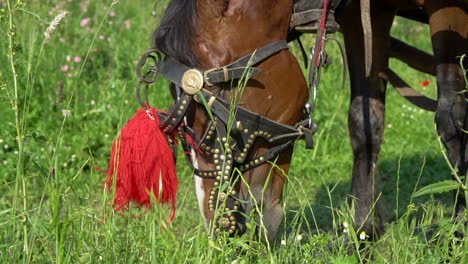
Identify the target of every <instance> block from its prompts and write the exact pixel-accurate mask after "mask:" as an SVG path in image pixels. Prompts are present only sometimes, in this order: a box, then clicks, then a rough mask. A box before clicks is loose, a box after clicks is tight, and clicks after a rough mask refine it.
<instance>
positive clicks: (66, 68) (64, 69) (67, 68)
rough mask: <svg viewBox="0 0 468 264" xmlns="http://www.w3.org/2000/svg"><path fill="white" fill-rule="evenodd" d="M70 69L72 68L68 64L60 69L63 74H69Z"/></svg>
mask: <svg viewBox="0 0 468 264" xmlns="http://www.w3.org/2000/svg"><path fill="white" fill-rule="evenodd" d="M69 69H70V67H69V66H68V65H67V64H65V65H63V66H62V67H60V70H62V71H63V72H67V71H68V70H69Z"/></svg>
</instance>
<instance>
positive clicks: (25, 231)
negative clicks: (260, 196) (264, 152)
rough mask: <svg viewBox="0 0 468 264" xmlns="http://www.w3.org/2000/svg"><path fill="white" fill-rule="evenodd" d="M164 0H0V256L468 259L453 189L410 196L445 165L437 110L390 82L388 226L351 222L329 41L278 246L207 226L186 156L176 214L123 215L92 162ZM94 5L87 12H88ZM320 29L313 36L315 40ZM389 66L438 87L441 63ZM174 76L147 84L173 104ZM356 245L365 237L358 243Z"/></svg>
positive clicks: (125, 97) (158, 100)
mask: <svg viewBox="0 0 468 264" xmlns="http://www.w3.org/2000/svg"><path fill="white" fill-rule="evenodd" d="M165 2H167V1H165ZM165 2H163V3H159V4H157V5H155V4H154V3H153V2H151V1H144V0H138V1H133V2H130V1H110V0H108V1H40V3H39V1H27V2H21V1H20V2H16V1H10V8H8V7H7V6H6V3H7V2H6V1H5V0H2V1H0V8H1V11H0V24H1V26H0V43H1V46H0V65H1V66H0V87H1V89H2V90H1V91H0V99H1V100H0V122H1V124H2V129H1V130H0V141H1V144H0V145H1V148H0V164H1V165H0V193H1V194H2V195H1V196H0V262H1V263H29V262H32V263H51V262H56V263H100V262H102V263H203V262H205V263H231V262H232V261H233V260H234V259H236V262H234V263H359V262H360V261H364V260H366V259H372V260H373V261H374V262H375V263H440V262H443V261H446V260H447V261H448V262H450V263H456V262H461V263H462V262H463V260H461V259H460V258H461V257H462V256H463V254H464V252H466V251H465V250H464V249H463V243H460V244H456V245H451V241H452V238H453V237H452V233H453V230H454V229H456V228H459V227H457V226H456V225H454V224H453V222H451V221H450V217H451V214H452V203H453V201H452V195H451V194H449V193H443V194H436V195H431V196H424V197H418V198H416V199H412V198H411V194H412V193H413V192H414V191H415V190H417V189H419V188H420V187H421V186H425V185H428V184H430V183H433V182H437V181H441V180H444V179H449V177H450V170H449V168H448V166H447V164H446V163H445V161H444V158H443V156H442V153H441V149H440V146H439V143H438V140H437V135H436V132H435V128H434V122H433V121H434V114H433V113H428V112H424V111H420V110H419V109H416V108H415V107H413V106H411V105H410V104H409V103H407V102H406V101H405V100H404V99H403V98H401V97H399V95H397V94H396V92H395V91H393V90H391V88H389V89H388V91H387V95H388V96H387V109H386V112H387V116H386V122H385V126H386V130H385V143H384V144H383V146H382V152H381V158H380V162H379V167H380V174H381V177H382V184H381V188H382V195H381V199H382V201H383V204H384V207H385V210H384V212H385V222H386V223H387V224H386V228H387V232H386V234H385V235H384V236H383V237H382V238H381V239H380V240H379V241H377V242H375V243H371V242H367V241H361V240H359V238H358V236H359V234H356V233H355V232H354V230H353V229H352V228H351V227H352V223H353V220H352V215H353V213H352V211H353V208H352V207H350V206H348V205H347V203H346V200H349V199H350V198H351V197H349V192H350V180H351V176H350V175H351V167H352V156H351V148H350V143H349V137H348V131H347V113H346V112H347V106H348V100H349V90H348V89H344V90H342V89H341V88H339V84H340V82H339V79H338V78H337V76H341V65H340V62H339V57H338V55H337V54H338V48H337V47H336V46H334V45H333V44H330V46H329V47H328V50H329V53H330V54H331V55H332V57H333V59H334V64H333V65H331V66H329V68H327V69H326V70H325V72H324V74H323V77H322V83H321V85H320V87H319V95H318V105H317V110H316V112H315V119H316V120H317V122H318V123H319V125H320V130H319V131H318V133H317V136H316V138H315V140H316V148H315V149H314V150H305V148H304V143H303V142H298V143H297V144H296V149H295V154H294V159H293V162H292V169H291V171H290V174H289V182H288V184H287V186H286V189H285V195H284V200H283V203H284V208H285V209H284V210H285V218H284V220H283V231H282V232H281V233H280V235H279V237H278V239H277V243H275V244H274V245H272V246H271V247H272V248H271V249H270V248H268V247H267V245H266V244H265V243H262V242H259V241H258V240H257V239H256V238H254V237H252V236H249V235H246V236H243V237H236V238H227V237H220V238H219V239H218V240H216V241H211V240H210V239H209V237H208V235H207V232H206V231H205V230H204V227H203V220H202V218H201V216H200V213H199V209H198V204H197V201H196V196H195V191H194V186H193V179H192V173H191V171H190V169H189V168H188V166H187V165H186V164H185V160H184V159H183V157H182V156H180V157H179V161H178V163H177V168H178V174H179V180H180V192H179V195H178V215H177V217H176V219H175V221H174V222H173V223H172V224H171V225H170V226H169V227H168V228H166V229H163V230H160V225H161V224H162V223H163V222H164V221H165V220H166V218H167V215H168V212H169V209H167V208H160V207H158V208H156V210H151V211H150V212H148V213H147V214H145V215H144V216H143V217H141V218H138V219H133V218H131V216H132V215H138V214H139V212H140V210H138V209H132V210H130V212H129V213H128V214H127V215H125V216H120V215H114V214H113V212H112V210H110V208H108V207H107V206H106V205H107V204H108V203H109V201H110V199H111V198H110V195H109V194H108V193H106V192H105V191H104V190H103V189H102V186H103V182H104V181H105V178H106V177H105V175H104V174H103V173H101V172H100V171H98V170H96V169H95V168H97V167H100V168H107V161H108V158H109V151H110V146H111V143H112V141H113V139H114V138H115V137H116V136H117V133H118V131H119V128H121V127H122V126H123V125H124V123H125V122H126V120H128V118H130V117H131V116H132V115H133V114H134V111H135V110H136V109H137V108H138V105H137V102H136V100H135V99H134V86H135V84H136V82H137V79H136V76H135V74H134V72H135V65H136V61H137V59H138V57H139V54H141V53H143V52H144V51H145V50H146V49H147V48H148V47H150V39H151V32H152V31H153V30H154V29H155V27H156V26H157V23H158V21H159V19H160V18H161V12H162V11H163V6H164V3H165ZM9 10H14V11H13V12H12V13H10V11H9ZM60 10H67V11H69V12H70V13H69V14H68V15H66V16H65V17H64V18H63V20H62V21H60V23H59V24H58V25H57V27H56V29H55V31H54V32H53V34H52V36H51V39H50V41H49V42H48V43H44V35H43V32H44V31H46V29H47V28H48V26H49V23H50V21H52V20H53V19H54V17H55V16H56V15H57V14H58V13H59V11H60ZM85 18H89V22H87V24H86V25H83V26H80V23H83V24H84V22H83V19H85ZM10 19H11V21H10ZM10 22H11V23H10ZM13 33H14V34H13ZM393 35H395V36H398V37H399V38H400V39H402V40H404V41H408V42H410V43H412V44H414V45H416V46H418V47H420V48H423V49H425V50H430V41H429V37H428V36H429V31H428V28H427V27H426V26H421V25H415V24H412V23H410V22H408V21H404V20H398V21H397V22H396V24H395V25H394V29H393ZM312 39H313V37H312V36H308V37H307V38H306V39H304V42H305V43H307V45H308V46H310V43H311V42H312ZM293 50H294V51H295V52H297V47H295V46H293ZM12 54H13V56H11V55H12ZM297 54H299V53H297ZM67 58H69V59H67ZM391 67H392V68H393V69H394V70H395V71H396V72H398V73H400V74H401V75H402V76H403V77H404V79H405V80H406V81H407V82H409V83H410V84H411V85H413V86H414V87H419V83H420V82H421V81H424V80H432V84H430V85H429V86H427V87H424V88H420V89H422V92H424V93H425V94H428V95H430V96H432V97H433V98H434V97H435V94H436V91H435V88H436V87H435V80H434V78H433V77H430V76H428V75H425V74H422V73H418V72H416V71H413V70H411V69H408V67H406V66H405V65H404V64H402V63H400V62H397V61H393V60H392V61H391ZM13 70H14V71H15V72H16V74H14V72H13ZM167 84H168V83H167V81H160V82H159V84H158V86H157V87H152V89H151V91H150V96H151V98H150V101H151V103H152V104H153V105H155V106H156V107H158V108H162V109H167V108H168V106H169V105H170V104H171V97H170V94H169V92H168V89H167ZM343 222H347V223H349V227H348V228H347V229H346V231H347V232H344V226H343ZM353 246H354V247H359V248H362V250H361V251H355V253H354V254H349V248H350V247H353ZM465 258H466V256H465ZM465 263H466V262H465Z"/></svg>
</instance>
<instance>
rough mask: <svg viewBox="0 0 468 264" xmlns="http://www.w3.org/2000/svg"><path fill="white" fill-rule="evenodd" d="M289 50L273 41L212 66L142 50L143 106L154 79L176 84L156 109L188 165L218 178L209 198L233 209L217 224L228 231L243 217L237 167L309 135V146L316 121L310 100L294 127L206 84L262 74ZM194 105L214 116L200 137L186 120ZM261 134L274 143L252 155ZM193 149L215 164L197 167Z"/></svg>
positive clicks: (245, 168) (254, 164) (283, 42)
mask: <svg viewBox="0 0 468 264" xmlns="http://www.w3.org/2000/svg"><path fill="white" fill-rule="evenodd" d="M286 49H288V43H287V41H286V40H278V41H274V42H272V43H270V44H268V45H266V46H264V47H260V48H258V49H256V50H254V51H252V52H251V53H250V54H248V55H246V56H244V57H242V58H240V59H239V60H237V61H235V62H233V63H230V64H228V65H225V66H223V67H218V68H213V69H209V70H202V69H199V68H190V67H187V66H186V65H184V64H182V63H180V62H178V61H176V60H175V59H174V58H172V57H170V56H168V55H166V54H164V53H162V52H161V51H159V50H156V49H151V50H148V51H147V52H145V53H144V54H143V56H142V58H141V59H140V61H139V63H138V65H137V75H138V78H139V80H140V81H139V84H138V86H137V99H138V102H139V103H140V104H141V105H142V106H143V107H147V106H148V105H149V104H148V87H149V86H150V85H152V84H154V83H155V82H156V81H157V80H158V78H159V76H160V75H162V76H164V77H165V78H167V79H168V80H170V81H171V82H172V84H173V85H174V86H175V87H176V91H177V98H176V101H175V103H174V104H173V105H172V106H171V107H170V109H169V110H168V111H167V112H158V115H159V118H160V128H161V130H162V131H163V132H164V133H165V134H167V135H168V137H169V138H170V142H171V143H172V144H173V148H174V149H175V148H176V147H174V146H175V145H176V144H177V142H176V139H175V138H176V137H178V138H179V140H180V142H181V145H182V147H183V148H184V151H185V153H186V158H187V161H188V164H189V165H190V167H191V168H192V169H193V170H194V173H195V174H196V175H197V176H199V177H202V178H206V179H212V180H214V182H213V186H214V187H213V189H212V190H211V192H210V196H209V201H208V205H209V210H210V211H214V210H215V209H216V208H218V201H221V202H224V203H225V208H226V210H234V211H233V212H229V213H228V214H227V217H224V218H222V219H221V221H220V222H219V224H218V225H217V228H218V229H222V230H225V231H228V232H229V233H233V232H235V230H236V229H237V228H238V227H237V222H236V219H239V218H238V217H237V214H238V213H235V211H236V210H238V209H239V206H240V204H239V201H238V199H237V198H236V195H237V193H236V191H235V188H234V186H232V185H233V184H232V179H231V175H232V174H233V171H234V169H237V170H238V171H239V172H246V171H248V170H251V169H253V168H255V167H258V166H260V165H262V164H265V163H266V162H268V161H272V160H274V159H275V158H276V157H277V156H278V155H279V154H280V153H281V152H282V151H284V150H286V149H288V148H289V147H291V146H293V144H294V142H295V141H296V140H298V139H305V142H306V147H307V148H312V147H313V135H314V133H315V132H316V131H317V129H318V126H317V124H316V122H315V121H313V119H312V117H311V114H312V113H311V112H310V109H307V105H306V106H305V113H306V115H305V118H304V119H303V120H301V121H300V122H298V123H296V124H295V125H293V126H291V125H286V124H282V123H279V122H276V121H274V120H271V119H269V118H267V117H264V116H262V115H259V114H257V113H254V112H251V111H249V110H247V109H245V108H243V107H240V106H238V105H234V104H232V103H231V102H228V101H226V100H224V99H222V98H220V96H219V95H217V94H214V93H212V92H210V91H209V89H208V88H209V87H211V86H213V85H217V84H223V83H229V82H231V84H232V83H235V82H236V81H239V80H242V79H244V80H245V79H246V78H250V77H251V76H256V75H259V74H261V70H260V69H258V68H256V66H257V65H258V64H260V63H261V62H263V61H265V60H268V59H269V58H270V57H272V56H274V55H275V54H277V53H279V52H280V51H282V50H286ZM148 64H150V65H149V70H148V71H147V72H145V73H142V68H148ZM316 66H319V64H317V65H316ZM314 85H316V84H315V83H314ZM142 87H144V88H145V91H144V94H145V95H144V99H142V96H141V93H142V91H141V89H142ZM314 89H315V88H314ZM192 104H201V105H203V106H204V107H205V108H206V110H207V112H208V113H209V115H210V119H211V120H210V121H209V123H208V126H207V129H206V130H205V131H204V133H203V136H201V137H200V138H197V137H196V135H195V133H194V131H193V130H192V128H190V127H189V126H187V125H186V124H185V122H184V119H186V116H187V113H188V109H189V108H190V106H191V105H192ZM257 138H262V139H264V140H266V141H267V142H268V143H269V145H270V146H272V147H271V148H270V149H269V150H267V151H266V152H264V153H262V154H260V155H258V156H255V157H250V155H249V154H250V150H251V148H252V146H253V144H254V142H255V140H256V139H257ZM193 148H194V149H196V150H198V151H199V152H200V153H203V154H204V155H205V157H206V156H208V157H209V159H211V160H212V162H213V164H214V169H209V170H206V169H200V168H198V167H197V166H194V164H193V161H192V157H191V156H190V153H191V152H192V151H191V150H192V149H193ZM221 187H222V188H221ZM215 198H217V199H215ZM239 216H240V215H239Z"/></svg>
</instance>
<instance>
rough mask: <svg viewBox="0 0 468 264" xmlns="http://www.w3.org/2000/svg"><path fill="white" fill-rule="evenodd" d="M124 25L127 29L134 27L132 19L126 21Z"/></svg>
mask: <svg viewBox="0 0 468 264" xmlns="http://www.w3.org/2000/svg"><path fill="white" fill-rule="evenodd" d="M124 24H125V28H126V29H130V27H131V26H132V22H131V21H130V19H127V20H125V21H124Z"/></svg>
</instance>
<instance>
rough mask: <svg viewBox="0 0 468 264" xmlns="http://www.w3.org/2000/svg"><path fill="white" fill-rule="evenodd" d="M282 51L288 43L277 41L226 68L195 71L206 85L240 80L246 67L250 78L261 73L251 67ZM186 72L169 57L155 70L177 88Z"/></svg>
mask: <svg viewBox="0 0 468 264" xmlns="http://www.w3.org/2000/svg"><path fill="white" fill-rule="evenodd" d="M284 49H288V43H287V42H286V41H285V40H278V41H275V42H273V43H271V44H268V45H266V46H264V47H262V48H260V49H257V50H255V51H254V52H252V53H251V54H249V55H247V56H244V57H242V58H240V59H239V60H237V61H235V62H233V63H230V64H228V65H226V66H223V67H219V68H214V69H210V70H207V71H203V70H201V69H197V70H198V71H200V73H202V74H203V76H204V77H205V82H206V83H208V84H216V83H222V82H228V81H230V80H236V79H240V78H241V77H242V75H243V74H244V72H245V70H246V68H247V67H250V70H251V72H250V76H254V75H257V74H260V72H261V71H260V70H259V69H257V68H254V67H252V66H255V65H257V64H259V63H260V62H262V61H264V60H266V59H267V58H269V57H271V56H272V55H274V54H276V53H278V52H279V51H281V50H284ZM188 70H190V68H189V67H187V66H185V65H184V64H182V63H180V62H178V61H176V60H174V59H173V58H171V57H169V56H166V57H165V58H164V60H163V61H162V62H161V65H159V66H158V69H157V71H158V72H159V73H160V74H162V75H164V77H166V78H167V79H168V80H170V81H171V82H173V83H175V84H176V85H177V86H182V83H181V81H182V76H183V75H184V73H185V72H186V71H188Z"/></svg>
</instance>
